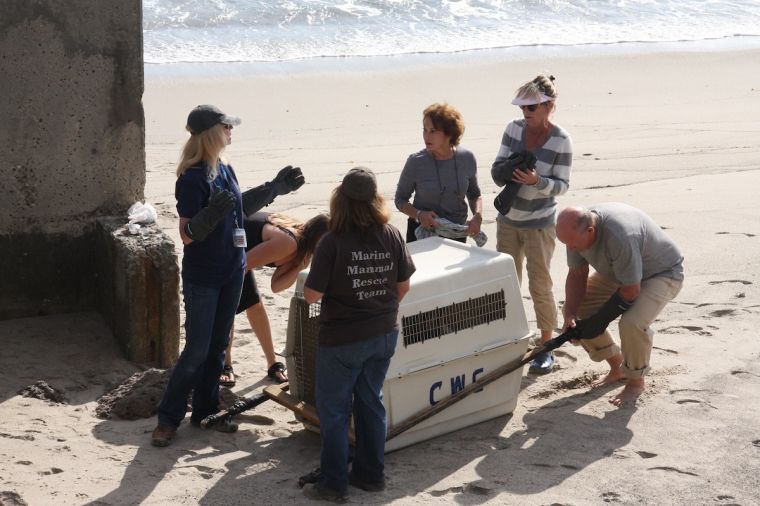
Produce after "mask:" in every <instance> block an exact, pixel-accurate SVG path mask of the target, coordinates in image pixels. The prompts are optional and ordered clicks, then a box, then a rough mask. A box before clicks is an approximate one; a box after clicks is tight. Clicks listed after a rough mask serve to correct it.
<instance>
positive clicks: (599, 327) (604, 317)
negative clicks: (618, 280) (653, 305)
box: [575, 292, 633, 339]
mask: <svg viewBox="0 0 760 506" xmlns="http://www.w3.org/2000/svg"><path fill="white" fill-rule="evenodd" d="M632 305H633V302H628V301H626V300H625V299H623V297H622V296H621V295H620V292H615V293H614V294H612V297H610V298H609V299H607V302H605V303H604V304H603V305H602V307H600V308H599V311H597V312H596V313H595V314H594V315H592V316H590V317H589V318H586V319H585V320H577V321H576V322H575V328H576V329H578V338H579V339H593V338H595V337H597V336H599V335H601V334H602V333H603V332H604V331H605V330H607V326H608V325H609V324H610V323H611V322H612V321H613V320H614V319H615V318H617V317H618V316H620V315H621V314H623V313H625V312H626V311H628V309H629V308H630V307H631V306H632Z"/></svg>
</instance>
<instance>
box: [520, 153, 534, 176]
mask: <svg viewBox="0 0 760 506" xmlns="http://www.w3.org/2000/svg"><path fill="white" fill-rule="evenodd" d="M520 154H521V155H522V163H521V164H520V166H519V167H517V168H518V169H520V170H522V171H525V172H527V171H529V170H532V169H535V168H536V155H534V154H533V152H532V151H526V150H523V151H520Z"/></svg>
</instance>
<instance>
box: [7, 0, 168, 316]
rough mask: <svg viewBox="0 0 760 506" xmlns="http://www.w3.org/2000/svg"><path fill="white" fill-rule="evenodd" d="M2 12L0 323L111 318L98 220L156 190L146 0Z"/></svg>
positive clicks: (22, 2)
mask: <svg viewBox="0 0 760 506" xmlns="http://www.w3.org/2000/svg"><path fill="white" fill-rule="evenodd" d="M0 11H2V12H1V13H0V181H2V196H1V197H0V319H7V318H15V317H21V316H32V315H39V314H47V313H54V312H69V311H80V310H91V309H94V308H99V307H102V298H103V296H104V294H103V290H107V287H108V286H109V285H110V286H113V283H112V280H104V279H103V274H102V269H100V273H99V269H98V268H96V266H97V265H99V264H100V262H101V259H102V258H103V256H104V255H107V251H103V249H102V248H101V249H99V248H98V246H97V245H98V244H102V242H101V241H99V237H100V236H99V232H98V230H97V225H96V220H97V219H98V218H99V217H104V216H116V217H119V216H121V217H125V214H126V213H125V211H126V209H127V208H128V207H129V206H130V205H131V204H132V203H134V202H135V201H137V200H142V198H143V191H144V187H145V125H144V123H145V120H144V115H143V108H142V94H143V55H142V50H143V49H142V3H141V0H65V1H64V0H3V2H2V4H1V5H0ZM124 221H126V219H124ZM168 254H170V255H173V252H169V253H168ZM136 255H137V256H138V257H146V258H149V257H150V255H146V254H145V252H139V251H138V252H136ZM172 258H174V261H175V263H176V257H174V256H172ZM135 279H136V278H135ZM142 288H146V287H142ZM135 289H138V290H139V289H141V287H135ZM147 289H149V288H147ZM110 313H112V312H110ZM105 314H106V315H108V314H109V311H105Z"/></svg>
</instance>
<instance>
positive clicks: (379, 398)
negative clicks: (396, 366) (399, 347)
mask: <svg viewBox="0 0 760 506" xmlns="http://www.w3.org/2000/svg"><path fill="white" fill-rule="evenodd" d="M397 338H398V330H393V331H391V332H388V333H387V334H382V335H379V336H377V337H373V338H371V339H365V340H362V341H357V342H354V343H351V344H344V345H341V346H320V347H319V349H318V351H317V363H316V386H315V389H316V392H315V393H316V400H317V415H319V431H320V434H321V438H322V454H321V457H320V467H321V470H322V474H323V478H322V482H321V485H322V486H325V487H329V488H330V489H333V490H336V491H338V492H341V493H344V492H345V491H346V489H347V488H348V427H349V419H350V416H351V411H352V401H353V413H354V429H355V432H356V451H355V456H354V461H353V467H352V469H351V473H352V474H353V475H354V476H355V477H356V478H358V479H359V480H361V481H364V482H369V483H376V482H381V481H383V479H384V475H383V469H384V466H385V429H386V427H385V407H384V406H383V392H382V388H383V382H384V381H385V374H386V373H387V372H388V366H389V365H390V362H391V357H392V356H393V353H394V351H395V350H396V339H397Z"/></svg>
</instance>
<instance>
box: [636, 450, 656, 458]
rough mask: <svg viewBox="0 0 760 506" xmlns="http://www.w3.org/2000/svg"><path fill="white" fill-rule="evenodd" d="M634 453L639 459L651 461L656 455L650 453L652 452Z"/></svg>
mask: <svg viewBox="0 0 760 506" xmlns="http://www.w3.org/2000/svg"><path fill="white" fill-rule="evenodd" d="M636 453H637V454H638V456H639V457H641V458H642V459H652V458H654V457H656V456H657V454H656V453H652V452H645V451H638V452H636Z"/></svg>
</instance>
